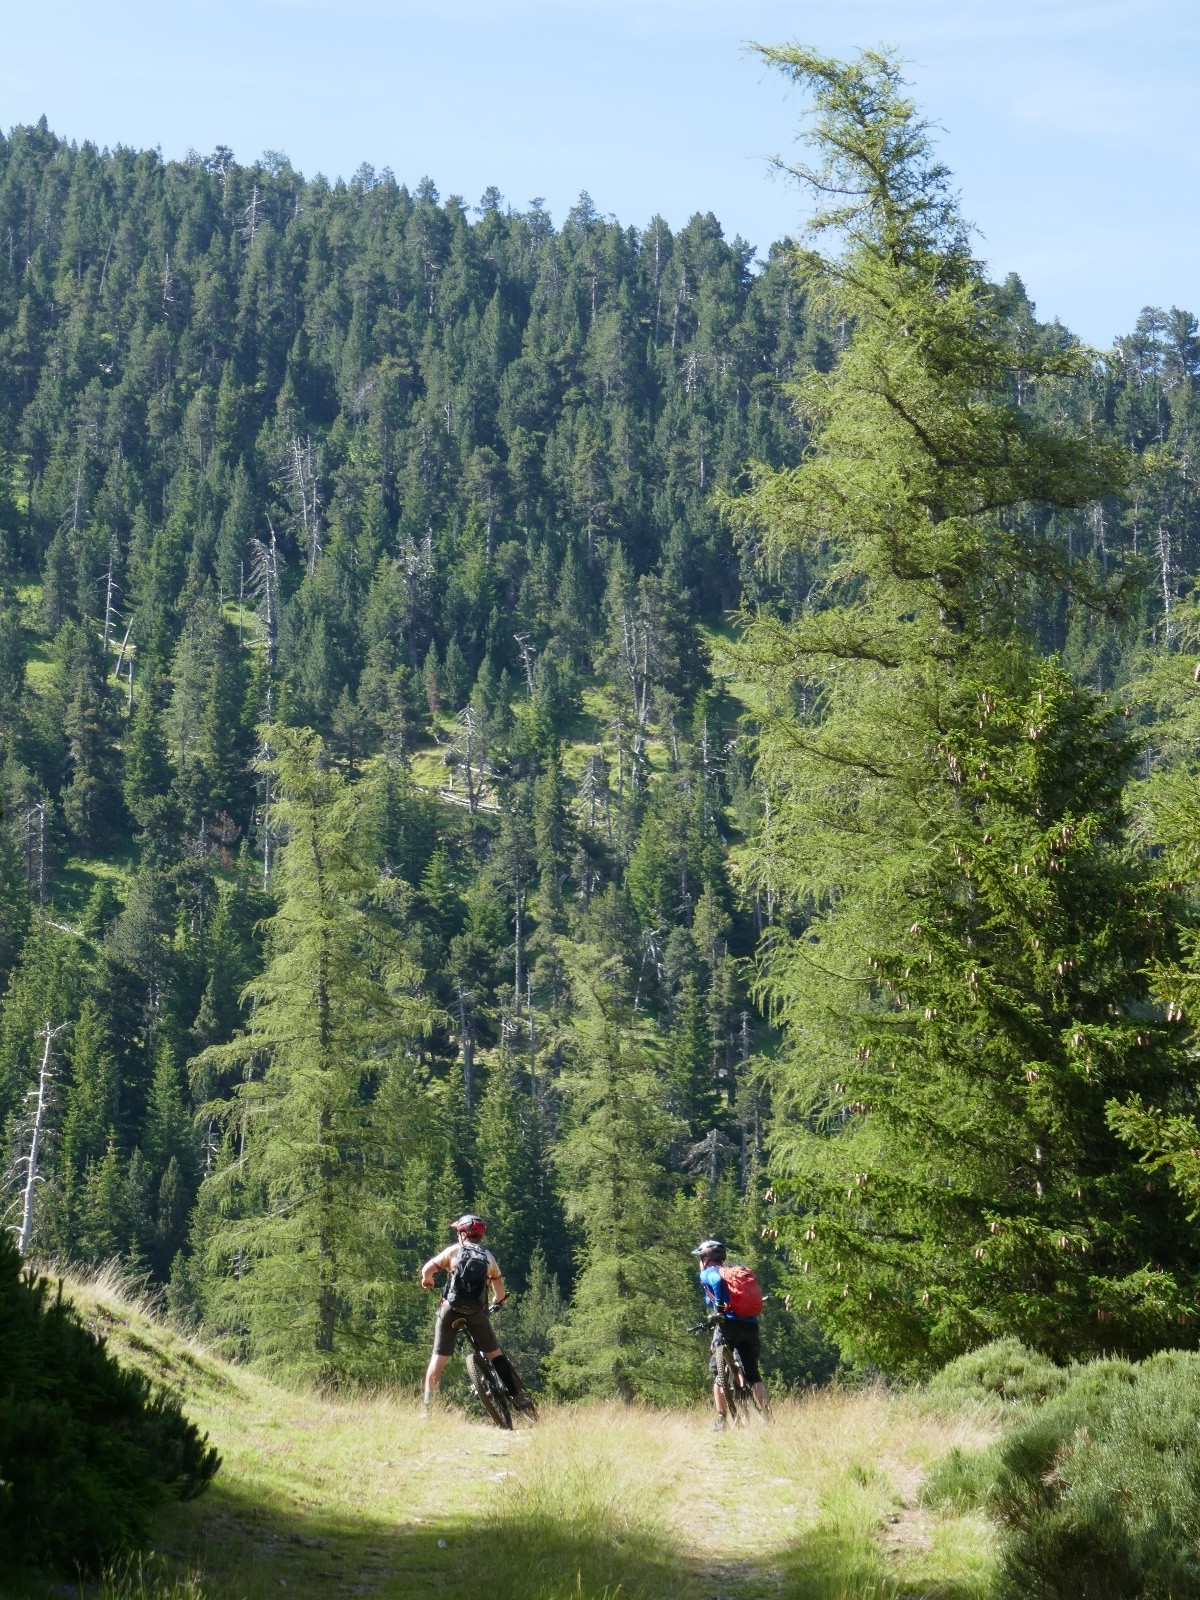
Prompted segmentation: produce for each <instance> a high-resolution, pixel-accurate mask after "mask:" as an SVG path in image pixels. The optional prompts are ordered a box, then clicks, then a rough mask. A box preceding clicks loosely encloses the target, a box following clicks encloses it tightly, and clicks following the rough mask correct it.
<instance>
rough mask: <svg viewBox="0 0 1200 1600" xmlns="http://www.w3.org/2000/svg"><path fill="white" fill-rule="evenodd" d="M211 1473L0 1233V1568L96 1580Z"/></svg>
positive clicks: (171, 1412)
mask: <svg viewBox="0 0 1200 1600" xmlns="http://www.w3.org/2000/svg"><path fill="white" fill-rule="evenodd" d="M218 1465H219V1458H218V1456H217V1452H216V1451H215V1450H212V1449H210V1448H209V1447H208V1442H207V1439H204V1438H201V1436H200V1434H199V1433H198V1432H197V1430H196V1428H195V1427H194V1425H193V1424H192V1423H190V1422H189V1421H188V1420H187V1418H186V1417H185V1416H184V1415H183V1413H182V1412H181V1411H180V1409H179V1406H178V1405H177V1404H176V1402H175V1401H174V1400H172V1399H170V1398H169V1397H168V1396H166V1395H163V1394H160V1393H157V1392H155V1391H154V1390H153V1389H152V1388H151V1385H150V1383H149V1381H148V1380H147V1379H146V1378H145V1377H143V1376H142V1374H141V1373H139V1372H134V1371H130V1370H127V1369H126V1368H123V1367H121V1366H119V1365H118V1363H117V1362H116V1361H115V1360H114V1359H113V1357H112V1356H110V1355H109V1354H108V1352H107V1350H106V1349H105V1347H104V1341H103V1339H100V1338H98V1337H97V1336H96V1335H95V1334H93V1333H92V1332H90V1330H89V1329H88V1328H86V1327H85V1326H84V1325H83V1323H82V1322H81V1320H80V1318H79V1316H78V1315H77V1313H76V1312H75V1310H74V1309H73V1307H72V1306H71V1305H69V1304H68V1303H66V1302H64V1301H63V1300H62V1298H61V1295H59V1296H57V1297H56V1296H54V1295H53V1294H52V1292H51V1289H50V1285H49V1283H48V1282H47V1280H46V1279H45V1278H37V1277H34V1276H33V1275H32V1274H30V1273H26V1272H23V1271H22V1267H21V1258H20V1255H19V1254H18V1251H17V1248H16V1245H15V1244H14V1242H13V1239H12V1236H11V1234H9V1233H7V1232H0V1567H3V1568H6V1569H7V1570H10V1571H12V1570H18V1569H20V1568H21V1567H29V1566H38V1567H41V1568H45V1569H57V1570H60V1571H61V1570H72V1569H76V1568H81V1569H85V1570H86V1569H96V1568H97V1567H99V1566H101V1565H102V1564H103V1563H104V1562H105V1561H107V1560H109V1559H111V1558H112V1557H113V1556H114V1555H117V1554H119V1553H121V1552H122V1551H127V1550H131V1549H136V1548H137V1547H138V1546H139V1545H141V1544H142V1543H143V1542H144V1540H145V1537H146V1532H147V1528H148V1524H149V1519H150V1516H151V1514H152V1512H153V1511H154V1510H155V1508H156V1507H157V1506H159V1505H161V1504H162V1503H163V1502H164V1501H166V1500H170V1499H188V1498H190V1497H191V1496H193V1495H196V1494H199V1493H200V1491H201V1490H202V1489H203V1488H204V1487H205V1486H206V1484H208V1482H209V1481H210V1479H211V1478H212V1476H213V1474H214V1473H215V1472H216V1470H217V1467H218Z"/></svg>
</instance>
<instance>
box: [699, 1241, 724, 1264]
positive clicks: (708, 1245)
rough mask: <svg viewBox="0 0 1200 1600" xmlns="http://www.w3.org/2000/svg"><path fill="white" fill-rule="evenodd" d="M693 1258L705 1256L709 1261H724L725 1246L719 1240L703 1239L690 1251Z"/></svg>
mask: <svg viewBox="0 0 1200 1600" xmlns="http://www.w3.org/2000/svg"><path fill="white" fill-rule="evenodd" d="M692 1254H693V1255H694V1256H700V1257H701V1258H703V1257H704V1256H707V1257H708V1259H709V1260H710V1261H724V1259H725V1246H724V1245H723V1244H722V1243H721V1241H720V1239H703V1240H701V1242H700V1243H699V1244H698V1245H697V1246H696V1248H695V1249H694V1250H693V1251H692Z"/></svg>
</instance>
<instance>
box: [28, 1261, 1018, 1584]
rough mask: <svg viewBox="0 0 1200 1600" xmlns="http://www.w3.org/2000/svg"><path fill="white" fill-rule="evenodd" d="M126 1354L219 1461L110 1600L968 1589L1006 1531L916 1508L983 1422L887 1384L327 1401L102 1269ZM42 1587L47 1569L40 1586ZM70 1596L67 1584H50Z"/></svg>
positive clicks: (113, 1338)
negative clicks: (723, 1410) (522, 1408)
mask: <svg viewBox="0 0 1200 1600" xmlns="http://www.w3.org/2000/svg"><path fill="white" fill-rule="evenodd" d="M76 1295H77V1298H78V1299H79V1301H80V1303H81V1304H82V1306H83V1308H84V1309H85V1312H86V1314H87V1316H88V1318H89V1320H90V1321H91V1322H92V1323H93V1324H94V1325H95V1326H96V1327H97V1328H98V1329H101V1330H103V1331H104V1332H106V1333H107V1334H108V1336H109V1339H110V1342H111V1345H112V1347H113V1348H114V1349H116V1350H118V1351H119V1352H120V1353H121V1354H122V1355H123V1356H124V1357H125V1358H126V1359H128V1360H130V1361H133V1362H135V1363H136V1364H137V1365H139V1366H141V1367H142V1368H143V1369H144V1370H146V1371H148V1372H150V1373H152V1374H153V1375H154V1376H155V1377H156V1378H157V1379H158V1381H160V1382H162V1383H165V1384H166V1385H168V1386H169V1387H171V1388H172V1389H174V1390H175V1391H176V1392H179V1393H182V1394H183V1395H184V1396H185V1397H186V1400H187V1404H188V1409H189V1411H190V1413H191V1415H192V1416H193V1417H194V1418H195V1419H196V1420H197V1421H198V1422H199V1423H200V1424H201V1425H202V1426H203V1427H204V1428H206V1429H207V1430H208V1431H209V1432H210V1433H211V1435H212V1437H213V1439H214V1441H215V1442H216V1443H217V1444H218V1446H219V1447H220V1449H221V1452H222V1455H223V1457H224V1466H223V1468H222V1471H221V1473H220V1474H219V1475H218V1478H217V1480H216V1483H215V1484H214V1486H213V1489H212V1490H211V1491H210V1493H209V1494H208V1495H206V1496H205V1497H204V1498H203V1499H202V1500H200V1501H197V1502H195V1503H193V1504H191V1505H186V1506H182V1507H178V1508H176V1509H174V1510H172V1511H171V1512H170V1514H169V1515H168V1516H167V1517H166V1518H164V1520H163V1523H162V1525H161V1528H160V1532H159V1538H158V1545H157V1551H156V1553H155V1555H153V1556H152V1557H150V1558H148V1559H147V1561H146V1562H144V1563H143V1564H142V1565H141V1567H140V1569H139V1567H138V1566H137V1565H136V1564H135V1565H134V1566H132V1567H131V1568H130V1569H129V1570H128V1571H126V1572H125V1573H123V1574H119V1575H117V1577H116V1578H115V1579H114V1580H113V1581H110V1583H108V1584H107V1585H105V1586H104V1588H103V1589H97V1590H95V1591H93V1592H95V1593H97V1594H100V1595H102V1596H103V1600H224V1597H229V1600H234V1597H237V1600H266V1597H267V1596H270V1597H271V1600H280V1596H281V1595H283V1594H284V1593H285V1592H286V1594H287V1595H288V1597H289V1600H293V1597H294V1600H308V1597H310V1596H311V1597H314V1600H315V1597H316V1596H329V1595H336V1596H351V1595H373V1596H381V1597H384V1600H400V1597H401V1596H404V1597H409V1596H425V1595H428V1596H438V1597H446V1600H453V1597H458V1596H463V1597H466V1596H471V1597H472V1600H474V1597H475V1596H477V1595H478V1593H479V1591H480V1586H481V1585H484V1586H485V1587H486V1590H487V1593H488V1595H489V1597H490V1600H616V1597H617V1596H618V1595H619V1596H620V1597H621V1600H659V1597H666V1596H672V1597H679V1600H713V1597H714V1596H723V1597H727V1600H733V1597H737V1600H755V1597H760V1596H761V1597H767V1596H788V1597H795V1600H810V1597H811V1600H851V1597H854V1600H858V1597H862V1600H867V1597H872V1600H874V1597H885V1596H888V1597H895V1600H900V1597H904V1596H907V1597H916V1596H928V1597H930V1600H932V1597H935V1596H936V1597H941V1600H975V1597H979V1596H982V1595H983V1594H984V1592H985V1590H986V1587H987V1583H988V1578H989V1574H990V1572H991V1567H992V1536H991V1533H990V1531H989V1529H988V1527H987V1525H986V1524H985V1523H984V1522H983V1521H982V1520H981V1519H980V1518H978V1517H976V1516H973V1515H967V1516H957V1515H949V1516H940V1515H937V1514H934V1513H932V1512H929V1511H926V1510H922V1509H921V1508H920V1507H919V1506H918V1503H917V1489H918V1486H919V1484H920V1482H921V1479H922V1478H923V1476H924V1475H925V1473H926V1471H927V1470H928V1468H929V1466H930V1464H931V1463H932V1462H934V1461H935V1460H937V1459H938V1458H940V1457H941V1456H943V1455H945V1454H946V1453H947V1452H948V1451H949V1450H950V1449H951V1448H953V1447H954V1446H956V1445H958V1446H961V1447H964V1448H973V1447H975V1446H976V1445H978V1444H980V1443H982V1442H984V1441H985V1440H986V1439H987V1438H988V1437H989V1436H990V1435H989V1431H988V1424H987V1423H986V1422H980V1421H978V1420H971V1419H969V1418H968V1419H964V1420H947V1419H946V1418H945V1417H939V1416H937V1415H935V1414H933V1413H932V1412H930V1411H929V1410H928V1409H925V1410H922V1409H919V1408H918V1407H917V1406H916V1405H914V1404H913V1403H911V1402H910V1401H908V1400H906V1399H904V1398H898V1397H895V1396H889V1395H887V1394H885V1393H883V1392H882V1391H863V1392H857V1393H835V1392H824V1393H821V1394H816V1395H812V1396H809V1397H806V1398H804V1399H799V1400H792V1401H786V1402H784V1403H782V1404H780V1405H779V1406H778V1407H777V1410H776V1415H775V1419H774V1421H773V1423H772V1424H770V1425H769V1426H766V1427H763V1426H761V1425H753V1426H751V1427H749V1428H747V1429H746V1430H745V1431H731V1432H728V1433H726V1434H723V1435H717V1434H714V1433H713V1432H712V1431H711V1429H710V1427H709V1416H708V1413H707V1411H702V1410H696V1411H693V1412H676V1413H663V1412H656V1411H652V1410H649V1409H639V1408H626V1407H622V1406H617V1405H612V1406H607V1405H588V1406H574V1407H547V1408H545V1409H544V1411H543V1417H542V1422H541V1423H540V1425H539V1426H538V1427H537V1428H536V1429H532V1430H521V1431H518V1432H515V1433H512V1434H503V1433H500V1432H499V1431H497V1430H496V1429H493V1428H490V1427H487V1426H484V1425H483V1424H482V1423H480V1422H476V1421H474V1420H472V1419H470V1418H468V1417H466V1416H465V1415H464V1414H463V1413H462V1412H460V1411H458V1410H457V1409H455V1408H453V1407H449V1406H448V1407H446V1408H445V1409H443V1410H441V1411H439V1412H438V1413H437V1414H435V1415H434V1416H433V1417H432V1418H431V1419H429V1420H428V1421H425V1420H424V1419H423V1418H422V1417H421V1415H420V1410H419V1407H418V1406H417V1405H416V1404H415V1403H414V1402H413V1401H411V1400H409V1399H408V1398H398V1397H396V1396H392V1395H378V1396H374V1397H369V1398H361V1399H355V1400H330V1399H325V1398H321V1397H317V1396H314V1395H312V1394H311V1393H307V1392H297V1391H293V1390H289V1389H287V1388H286V1387H283V1386H280V1385H278V1384H275V1383H271V1382H270V1381H268V1380H267V1379H266V1378H265V1377H263V1376H261V1375H259V1374H257V1373H253V1372H248V1371H246V1370H244V1369H240V1368H236V1367H231V1366H229V1365H228V1364H226V1363H225V1362H222V1361H221V1360H219V1359H218V1358H216V1357H215V1356H213V1355H212V1354H211V1353H210V1352H208V1351H206V1350H204V1349H202V1348H200V1347H198V1346H196V1345H194V1344H191V1343H189V1342H188V1341H187V1340H186V1339H184V1338H182V1337H180V1336H179V1335H178V1334H176V1333H173V1332H172V1331H170V1330H168V1329H165V1328H163V1327H162V1326H161V1325H160V1324H157V1323H155V1322H153V1321H152V1320H151V1319H150V1318H149V1317H148V1316H147V1315H146V1309H145V1308H141V1309H139V1308H137V1307H135V1306H133V1305H131V1304H130V1303H129V1302H128V1300H127V1299H126V1298H124V1297H123V1296H122V1295H121V1294H120V1292H119V1291H118V1289H117V1288H116V1287H115V1286H114V1285H113V1284H111V1283H108V1284H105V1283H101V1284H99V1285H94V1286H92V1287H90V1288H86V1289H77V1290H76ZM24 1592H25V1593H27V1594H29V1595H31V1596H32V1595H39V1594H45V1593H46V1592H47V1591H46V1590H45V1588H41V1589H39V1588H37V1587H33V1588H28V1589H27V1590H25V1591H24ZM59 1592H61V1591H59Z"/></svg>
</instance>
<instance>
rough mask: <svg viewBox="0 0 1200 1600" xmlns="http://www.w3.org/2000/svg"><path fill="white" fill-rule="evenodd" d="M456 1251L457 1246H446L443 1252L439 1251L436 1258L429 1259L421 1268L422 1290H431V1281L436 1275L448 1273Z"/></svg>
mask: <svg viewBox="0 0 1200 1600" xmlns="http://www.w3.org/2000/svg"><path fill="white" fill-rule="evenodd" d="M457 1249H458V1246H457V1245H454V1244H448V1245H447V1246H446V1248H445V1249H444V1250H439V1251H438V1253H437V1255H436V1256H431V1257H430V1259H429V1260H428V1261H427V1262H426V1263H425V1265H424V1266H423V1267H422V1268H421V1287H422V1289H432V1288H433V1279H434V1275H435V1274H436V1273H438V1272H449V1271H450V1268H451V1267H452V1266H453V1265H454V1253H455V1251H456V1250H457Z"/></svg>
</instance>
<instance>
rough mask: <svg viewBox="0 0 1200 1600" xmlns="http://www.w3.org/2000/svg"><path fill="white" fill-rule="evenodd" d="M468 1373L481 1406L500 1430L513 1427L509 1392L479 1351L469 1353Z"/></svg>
mask: <svg viewBox="0 0 1200 1600" xmlns="http://www.w3.org/2000/svg"><path fill="white" fill-rule="evenodd" d="M467 1373H468V1375H469V1377H470V1379H471V1387H472V1388H473V1389H474V1391H475V1393H476V1394H477V1395H478V1397H479V1404H480V1405H481V1406H482V1407H483V1409H484V1410H485V1411H486V1412H487V1414H488V1416H489V1417H491V1419H492V1421H493V1422H494V1423H495V1424H496V1426H497V1427H498V1428H511V1427H512V1412H511V1410H510V1409H509V1404H508V1392H507V1390H506V1389H505V1387H504V1385H503V1384H502V1383H501V1382H500V1377H499V1374H498V1373H497V1371H496V1369H495V1367H493V1366H492V1363H491V1362H490V1361H489V1360H488V1359H487V1357H486V1356H481V1355H480V1354H479V1353H478V1352H477V1351H475V1350H470V1351H468V1352H467Z"/></svg>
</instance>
